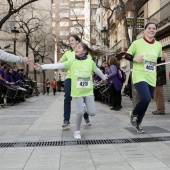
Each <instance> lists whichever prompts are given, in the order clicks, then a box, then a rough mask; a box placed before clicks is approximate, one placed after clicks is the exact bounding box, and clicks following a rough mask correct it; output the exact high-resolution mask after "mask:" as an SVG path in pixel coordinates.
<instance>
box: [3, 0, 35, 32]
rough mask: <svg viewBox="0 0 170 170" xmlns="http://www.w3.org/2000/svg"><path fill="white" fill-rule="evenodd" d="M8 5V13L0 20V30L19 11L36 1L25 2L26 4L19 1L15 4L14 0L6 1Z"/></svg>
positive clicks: (28, 0)
mask: <svg viewBox="0 0 170 170" xmlns="http://www.w3.org/2000/svg"><path fill="white" fill-rule="evenodd" d="M6 1H7V3H8V11H7V12H6V13H5V14H4V16H3V17H2V19H1V20H0V29H1V28H2V26H3V24H4V23H5V22H6V21H7V20H8V19H9V18H10V17H11V16H12V15H13V14H16V13H18V12H19V11H20V10H21V9H23V8H24V7H25V6H27V5H28V4H31V3H33V2H36V1H38V0H27V1H26V2H23V1H20V2H17V1H16V0H6Z"/></svg>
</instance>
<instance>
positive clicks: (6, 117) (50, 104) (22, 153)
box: [0, 93, 170, 170]
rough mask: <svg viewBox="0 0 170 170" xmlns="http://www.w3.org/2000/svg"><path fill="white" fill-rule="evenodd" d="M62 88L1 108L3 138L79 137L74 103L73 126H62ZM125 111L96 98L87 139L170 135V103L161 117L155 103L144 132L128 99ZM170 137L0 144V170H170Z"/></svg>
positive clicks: (0, 135)
mask: <svg viewBox="0 0 170 170" xmlns="http://www.w3.org/2000/svg"><path fill="white" fill-rule="evenodd" d="M63 95H64V94H63V93H57V95H56V96H53V95H52V94H51V95H50V96H42V95H41V96H39V97H33V98H29V99H27V102H24V103H20V104H18V105H16V106H13V107H7V108H5V109H0V143H12V142H41V141H47V142H50V141H74V139H73V132H74V129H75V118H76V110H75V103H74V100H73V102H72V115H71V126H70V128H69V129H65V130H63V128H62V127H61V125H62V123H63V99H64V97H63ZM122 106H123V108H122V109H121V111H118V112H115V111H111V110H110V109H109V107H108V106H107V105H105V104H101V103H99V102H96V108H97V114H96V116H95V117H92V118H90V120H91V123H92V126H90V127H88V126H86V125H85V122H84V120H83V121H82V140H92V139H101V140H103V139H124V138H144V137H160V136H170V103H166V112H167V113H168V114H166V115H162V116H155V115H152V113H151V111H153V110H154V107H155V106H154V102H152V103H151V104H150V106H149V109H148V111H147V113H146V116H145V118H144V120H143V127H144V130H145V131H146V133H145V134H137V133H136V132H135V131H134V129H133V128H132V127H131V125H130V123H129V112H130V110H132V106H131V101H130V100H129V98H127V97H124V98H123V104H122ZM169 151H170V141H166V142H148V143H127V144H100V145H74V146H44V147H13V148H11V147H2V148H0V170H79V169H81V170H87V169H88V170H158V169H159V170H170V162H169V157H170V152H169Z"/></svg>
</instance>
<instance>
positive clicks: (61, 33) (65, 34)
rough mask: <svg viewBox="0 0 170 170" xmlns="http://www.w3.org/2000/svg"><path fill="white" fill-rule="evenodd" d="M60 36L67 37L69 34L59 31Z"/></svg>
mask: <svg viewBox="0 0 170 170" xmlns="http://www.w3.org/2000/svg"><path fill="white" fill-rule="evenodd" d="M60 35H61V36H67V35H69V32H68V31H60Z"/></svg>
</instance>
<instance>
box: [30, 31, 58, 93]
mask: <svg viewBox="0 0 170 170" xmlns="http://www.w3.org/2000/svg"><path fill="white" fill-rule="evenodd" d="M54 46H55V41H54V37H53V35H51V33H45V32H43V31H41V32H39V34H37V33H36V34H34V35H32V39H31V42H30V44H29V48H30V49H31V50H32V51H33V54H34V58H35V62H38V61H39V59H38V58H37V57H40V58H41V62H42V63H44V59H45V58H46V59H47V58H48V59H49V60H50V61H51V62H52V63H54V61H53V60H52V59H51V58H50V57H48V56H49V55H50V54H51V53H52V52H53V51H54ZM34 78H35V80H36V71H35V69H34ZM45 79H46V75H45V71H43V84H45ZM43 94H45V86H43Z"/></svg>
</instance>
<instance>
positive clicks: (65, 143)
mask: <svg viewBox="0 0 170 170" xmlns="http://www.w3.org/2000/svg"><path fill="white" fill-rule="evenodd" d="M163 141H170V136H165V137H148V138H128V139H101V140H74V141H50V142H14V143H0V148H10V147H44V146H71V145H101V144H124V143H140V142H163Z"/></svg>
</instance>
